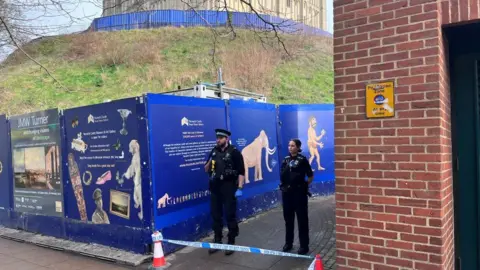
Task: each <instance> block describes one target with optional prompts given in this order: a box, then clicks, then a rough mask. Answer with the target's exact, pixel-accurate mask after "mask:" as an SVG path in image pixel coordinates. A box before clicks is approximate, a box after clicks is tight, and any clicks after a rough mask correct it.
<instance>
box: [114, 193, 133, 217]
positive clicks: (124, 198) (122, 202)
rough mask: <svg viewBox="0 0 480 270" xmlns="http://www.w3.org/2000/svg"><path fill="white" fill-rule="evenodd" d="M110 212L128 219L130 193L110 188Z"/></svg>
mask: <svg viewBox="0 0 480 270" xmlns="http://www.w3.org/2000/svg"><path fill="white" fill-rule="evenodd" d="M110 213H111V214H113V215H116V216H119V217H122V218H125V219H130V194H128V193H124V192H120V191H117V190H110Z"/></svg>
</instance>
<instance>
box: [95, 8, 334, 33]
mask: <svg viewBox="0 0 480 270" xmlns="http://www.w3.org/2000/svg"><path fill="white" fill-rule="evenodd" d="M230 15H231V22H230V23H231V24H232V26H233V27H244V28H258V29H271V28H272V26H271V25H269V24H267V23H265V22H264V21H263V20H262V19H261V18H259V17H258V16H257V15H256V14H253V13H247V12H230V13H227V12H225V11H214V10H196V11H195V12H194V11H191V10H152V11H140V12H133V13H127V14H116V15H112V16H105V17H100V18H96V19H95V20H94V21H93V23H92V25H93V30H94V31H116V30H129V29H137V28H151V27H161V26H177V27H179V26H184V27H189V26H205V27H210V26H224V25H226V23H227V20H228V17H229V16H230ZM262 18H263V19H264V20H265V21H267V22H271V23H274V24H277V25H278V28H279V30H280V31H281V32H287V33H294V32H298V31H296V30H301V31H300V32H301V33H305V34H315V35H321V36H329V37H331V36H332V34H330V33H328V32H326V31H324V30H321V29H317V28H314V27H310V26H307V25H304V24H302V23H299V22H295V21H291V20H286V19H283V18H279V17H275V16H270V15H262Z"/></svg>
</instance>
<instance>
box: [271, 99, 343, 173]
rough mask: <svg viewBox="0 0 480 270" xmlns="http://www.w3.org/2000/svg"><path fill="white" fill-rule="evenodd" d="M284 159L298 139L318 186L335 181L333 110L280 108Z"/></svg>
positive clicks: (320, 106) (326, 107)
mask: <svg viewBox="0 0 480 270" xmlns="http://www.w3.org/2000/svg"><path fill="white" fill-rule="evenodd" d="M279 111H280V122H281V129H280V131H281V132H280V134H281V138H282V139H281V142H282V157H285V156H287V155H288V142H289V140H290V139H292V138H298V139H300V141H301V142H302V150H303V152H302V154H303V155H305V156H306V157H307V158H308V160H309V162H310V164H311V166H312V169H313V171H314V175H315V176H314V181H315V182H333V181H334V180H335V154H334V106H333V104H318V105H280V107H279Z"/></svg>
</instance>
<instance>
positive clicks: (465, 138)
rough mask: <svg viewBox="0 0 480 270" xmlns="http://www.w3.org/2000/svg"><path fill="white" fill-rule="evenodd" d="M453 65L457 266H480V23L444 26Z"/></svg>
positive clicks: (449, 60)
mask: <svg viewBox="0 0 480 270" xmlns="http://www.w3.org/2000/svg"><path fill="white" fill-rule="evenodd" d="M444 33H445V38H446V41H447V42H446V44H448V62H449V68H450V93H451V119H452V126H451V127H452V147H453V149H452V150H453V153H452V154H453V156H452V158H453V159H452V160H453V189H454V208H455V258H456V263H455V266H456V267H455V268H456V270H460V269H462V270H469V269H480V255H479V252H480V248H479V244H480V240H479V236H480V234H479V226H480V222H479V220H480V212H479V209H480V207H479V204H480V23H470V24H466V25H459V26H451V27H446V28H444Z"/></svg>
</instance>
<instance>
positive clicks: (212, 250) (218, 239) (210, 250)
mask: <svg viewBox="0 0 480 270" xmlns="http://www.w3.org/2000/svg"><path fill="white" fill-rule="evenodd" d="M212 243H215V244H221V243H222V237H215V238H214V239H213V241H212ZM217 251H218V249H215V248H211V249H209V250H208V254H213V253H215V252H217Z"/></svg>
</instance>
